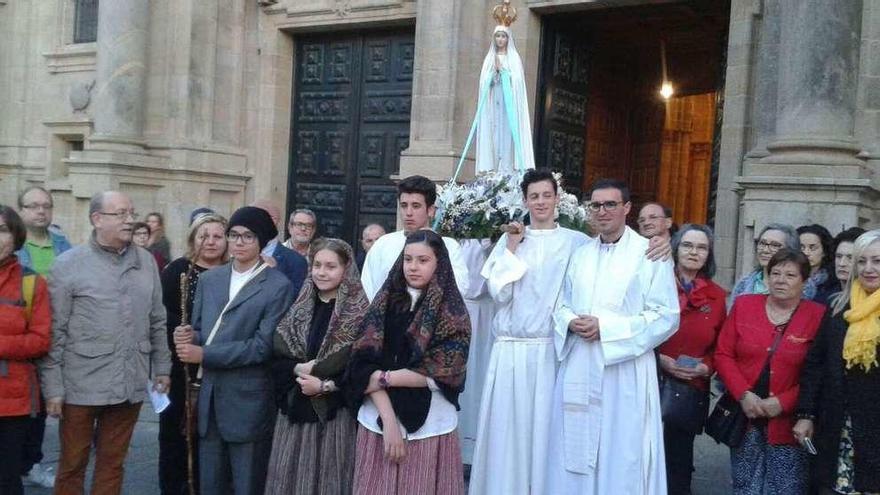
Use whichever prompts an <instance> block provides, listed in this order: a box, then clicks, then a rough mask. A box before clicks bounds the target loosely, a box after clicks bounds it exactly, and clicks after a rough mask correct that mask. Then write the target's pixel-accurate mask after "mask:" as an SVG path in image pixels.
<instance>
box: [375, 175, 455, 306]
mask: <svg viewBox="0 0 880 495" xmlns="http://www.w3.org/2000/svg"><path fill="white" fill-rule="evenodd" d="M436 200H437V186H436V185H435V184H434V182H432V181H431V180H430V179H428V178H427V177H422V176H421V175H412V176H410V177H407V178H405V179H403V180H402V181H400V183H399V184H398V185H397V211H398V213H399V214H400V217H401V219H402V220H403V230H398V231H396V232H391V233H390V234H385V235H383V236H382V237H380V238H379V239H377V240H376V242H375V243H374V244H373V247H372V248H371V249H370V251H369V252H368V253H367V258H366V260H364V269H363V270H362V271H361V284H362V285H363V286H364V292H365V293H366V295H367V299H369V300H370V301H372V300H373V298H374V297H376V294H378V293H379V290H380V289H381V288H382V284H384V283H385V279H387V278H388V272H390V271H391V268H392V267H393V266H394V262H395V261H397V258H398V257H399V256H400V253H401V252H402V251H403V245H404V244H405V243H406V236H407V235H409V234H411V233H412V232H415V231H417V230H421V229H429V228H431V227H430V226H431V219H432V218H433V217H434V213H435V212H436V207H435V206H434V202H435V201H436ZM443 242H444V243H445V244H446V249H447V250H448V251H449V260H450V261H451V262H452V271H453V272H454V274H455V284H456V285H457V286H458V290H459V291H460V292H461V293H462V294H465V293H466V292H467V287H468V270H467V264H465V260H464V259H463V257H462V255H461V250H460V249H459V246H458V242H456V241H455V239H451V238H449V237H444V238H443Z"/></svg>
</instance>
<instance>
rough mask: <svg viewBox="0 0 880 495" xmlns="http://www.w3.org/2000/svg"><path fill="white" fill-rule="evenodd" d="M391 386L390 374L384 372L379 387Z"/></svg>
mask: <svg viewBox="0 0 880 495" xmlns="http://www.w3.org/2000/svg"><path fill="white" fill-rule="evenodd" d="M390 385H391V384H390V383H388V372H387V371H383V372H382V373H380V374H379V387H381V388H388V387H389V386H390Z"/></svg>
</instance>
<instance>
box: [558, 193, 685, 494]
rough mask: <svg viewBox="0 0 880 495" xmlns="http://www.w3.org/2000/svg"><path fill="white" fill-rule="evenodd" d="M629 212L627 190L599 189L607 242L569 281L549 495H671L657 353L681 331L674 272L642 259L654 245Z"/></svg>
mask: <svg viewBox="0 0 880 495" xmlns="http://www.w3.org/2000/svg"><path fill="white" fill-rule="evenodd" d="M630 207H631V204H630V203H629V190H628V188H627V187H626V185H625V184H623V183H621V182H618V181H610V180H603V181H599V182H598V183H597V184H596V185H594V186H593V190H592V192H591V198H590V209H591V210H592V212H593V213H592V216H593V220H594V222H593V224H594V225H595V226H596V228H597V230H598V231H599V234H600V239H599V242H593V243H590V244H587V245H585V246H582V247H581V248H580V249H578V250H577V251H576V252H575V253H574V254H573V255H572V258H571V261H570V263H569V267H568V271H567V274H566V276H565V283H564V288H563V291H562V295H561V297H560V301H559V307H558V309H557V310H556V312H555V316H554V318H555V320H556V326H555V330H556V331H555V343H556V350H557V352H558V354H559V358H560V360H561V364H560V368H559V373H558V375H557V380H556V386H555V388H554V393H553V413H552V416H551V421H550V443H549V445H550V447H549V449H548V450H549V455H548V468H547V473H546V478H545V479H546V482H545V485H544V486H545V489H544V492H545V493H552V494H579V495H580V494H584V495H605V494H612V493H613V494H620V495H664V494H666V472H665V459H664V453H663V429H662V425H661V415H660V397H659V391H658V385H657V366H656V362H655V359H654V352H653V350H654V348H655V347H656V346H658V345H659V344H661V343H662V342H664V341H665V340H666V339H667V338H669V336H671V335H672V334H673V333H674V332H675V330H676V329H677V327H678V313H679V304H678V293H677V290H676V286H675V277H674V274H673V265H672V262H671V261H665V262H651V261H648V260H647V259H645V257H644V255H643V253H644V252H645V249H646V248H647V247H648V240H647V239H645V238H643V237H641V236H639V235H638V234H637V233H636V232H634V231H633V230H632V229H630V228H629V227H627V226H626V215H627V213H628V212H629V210H630Z"/></svg>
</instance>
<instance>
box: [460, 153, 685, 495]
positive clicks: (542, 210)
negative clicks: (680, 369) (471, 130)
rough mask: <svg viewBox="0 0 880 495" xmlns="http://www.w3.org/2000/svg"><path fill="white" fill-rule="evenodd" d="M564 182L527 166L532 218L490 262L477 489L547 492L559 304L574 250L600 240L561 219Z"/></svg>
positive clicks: (481, 492) (514, 227) (501, 494)
mask: <svg viewBox="0 0 880 495" xmlns="http://www.w3.org/2000/svg"><path fill="white" fill-rule="evenodd" d="M557 187H558V186H557V183H556V180H555V179H554V178H553V175H552V174H551V173H550V172H548V171H543V170H530V171H528V172H526V174H525V176H524V177H523V181H522V184H521V188H522V191H523V198H524V201H525V205H526V207H527V208H528V210H529V218H530V220H531V223H530V225H529V226H528V227H525V228H524V227H523V226H522V224H519V223H516V222H514V223H511V225H510V228H509V229H508V232H507V233H505V234H504V235H502V236H501V239H500V240H499V241H498V243H497V244H496V246H495V248H494V249H493V251H492V254H491V255H490V256H489V259H488V260H487V261H486V264H485V265H484V266H483V271H482V275H483V277H485V278H486V281H487V285H488V289H489V293H490V295H491V296H492V298H493V299H494V300H495V302H496V305H497V306H496V314H495V319H494V322H493V326H492V330H493V334H494V335H493V336H494V343H493V344H492V351H491V355H490V358H489V366H488V371H487V373H486V379H485V384H484V388H483V397H482V401H481V406H480V419H479V423H478V424H479V426H478V433H477V443H476V448H475V451H474V463H473V469H472V470H471V477H470V493H471V494H472V495H508V494H531V495H537V494H541V493H545V492H544V491H543V483H544V478H545V472H546V467H547V449H548V440H549V433H550V431H549V430H550V424H549V418H550V415H551V412H552V404H553V403H552V398H553V386H554V383H555V382H556V363H557V359H556V351H555V349H554V346H553V335H554V331H553V311H554V309H555V307H556V302H557V298H558V296H559V293H560V291H561V289H562V283H563V278H564V276H565V271H566V268H567V265H568V262H569V259H570V256H571V253H572V252H573V251H575V250H576V249H578V248H579V247H580V246H583V245H585V244H589V243H594V242H596V241H594V240H592V239H590V238H589V237H587V236H586V235H585V234H583V233H581V232H576V231H574V230H570V229H566V228H563V227H560V226H558V225H557V224H556V221H555V212H556V205H557V203H558V199H559V196H558V191H557ZM656 244H657V245H658V248H657V249H655V250H653V251H652V252H651V253H650V254H651V255H652V256H656V257H660V256H664V255H665V256H668V254H669V244H668V242H661V240H660V239H658V240H657V241H656ZM642 256H644V251H643V253H642ZM547 493H550V492H547Z"/></svg>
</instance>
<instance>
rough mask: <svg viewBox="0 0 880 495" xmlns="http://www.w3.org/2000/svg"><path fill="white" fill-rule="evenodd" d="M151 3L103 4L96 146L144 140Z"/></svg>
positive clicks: (122, 146) (125, 146) (134, 145)
mask: <svg viewBox="0 0 880 495" xmlns="http://www.w3.org/2000/svg"><path fill="white" fill-rule="evenodd" d="M149 4H150V2H147V1H144V0H113V1H111V2H101V4H100V6H99V8H98V41H97V60H96V62H97V64H96V65H97V67H96V73H97V74H96V78H97V85H96V94H95V99H94V102H95V103H94V114H93V118H94V122H95V134H94V135H92V137H91V138H90V140H89V141H90V144H91V145H92V147H93V148H100V149H117V150H129V151H134V150H137V149H139V148H141V147H142V146H143V143H142V139H143V131H144V100H145V97H146V79H147V78H146V76H147V62H148V61H147V41H148V36H149V32H148V29H147V28H148V25H149V16H150V9H149Z"/></svg>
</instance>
